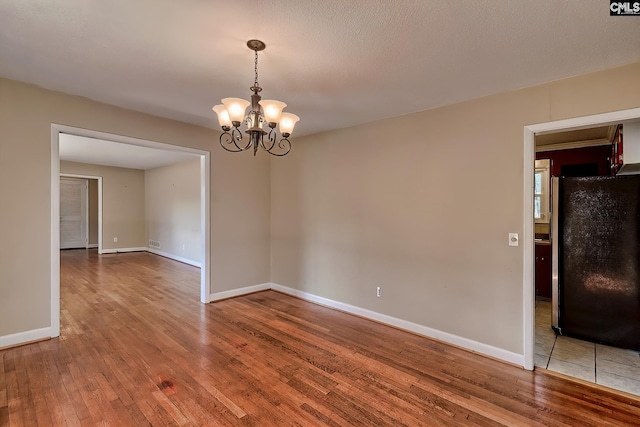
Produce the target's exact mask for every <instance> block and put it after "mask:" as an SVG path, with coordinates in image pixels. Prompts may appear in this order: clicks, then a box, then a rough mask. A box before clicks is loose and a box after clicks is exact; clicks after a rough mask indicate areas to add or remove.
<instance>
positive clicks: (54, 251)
mask: <svg viewBox="0 0 640 427" xmlns="http://www.w3.org/2000/svg"><path fill="white" fill-rule="evenodd" d="M60 134H69V135H76V136H80V137H86V138H94V139H100V140H105V141H110V142H113V143H118V144H125V145H127V146H136V147H147V148H153V149H156V150H162V151H167V152H175V153H183V154H184V153H187V154H189V155H191V156H194V155H195V156H197V157H198V158H199V159H200V160H199V162H200V259H201V265H200V301H201V302H203V303H208V302H210V298H211V297H210V294H211V290H210V289H211V286H210V254H211V248H210V235H209V234H210V231H209V230H210V226H209V224H210V222H211V219H210V153H209V152H208V151H204V150H199V149H194V148H188V147H182V146H177V145H171V144H166V143H160V142H155V141H149V140H142V139H137V138H131V137H126V136H121V135H115V134H108V133H104V132H98V131H92V130H87V129H81V128H74V127H70V126H65V125H58V124H52V125H51V273H50V274H51V336H52V337H56V336H59V335H60V247H61V245H60V218H59V215H60V191H59V190H60V188H59V185H60V142H59V140H60ZM99 188H100V189H102V183H101V184H100V186H99ZM100 212H102V206H100ZM100 222H101V223H102V220H101V221H100ZM100 234H102V227H100ZM99 245H100V246H101V245H102V236H100V238H99Z"/></svg>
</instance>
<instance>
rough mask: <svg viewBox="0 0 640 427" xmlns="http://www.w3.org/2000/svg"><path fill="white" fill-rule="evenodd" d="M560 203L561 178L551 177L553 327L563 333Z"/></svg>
mask: <svg viewBox="0 0 640 427" xmlns="http://www.w3.org/2000/svg"><path fill="white" fill-rule="evenodd" d="M559 205H560V178H558V177H553V178H551V221H550V224H551V327H552V328H553V329H554V330H555V331H556V332H558V333H561V329H560V325H559V314H560V310H559V309H560V307H559V304H560V299H559V297H560V278H559V271H558V267H559V258H558V244H559V243H560V242H559V232H558V231H559V230H558V214H559V213H560V211H559Z"/></svg>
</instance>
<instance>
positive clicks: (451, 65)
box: [0, 0, 640, 136]
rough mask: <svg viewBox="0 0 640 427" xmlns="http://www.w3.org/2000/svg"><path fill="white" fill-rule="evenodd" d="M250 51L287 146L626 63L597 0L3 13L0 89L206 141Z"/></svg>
mask: <svg viewBox="0 0 640 427" xmlns="http://www.w3.org/2000/svg"><path fill="white" fill-rule="evenodd" d="M251 38H259V39H261V40H263V41H264V42H265V43H266V44H267V48H266V50H265V51H263V52H262V53H261V54H260V63H259V71H260V83H261V86H262V87H263V88H264V91H263V92H262V95H263V97H265V98H267V99H279V100H282V101H284V102H287V103H288V104H289V106H288V107H287V109H286V110H287V111H290V112H293V113H296V114H298V115H299V116H300V117H301V121H300V122H299V124H298V125H297V127H296V131H295V133H294V136H296V135H298V136H300V135H306V134H312V133H317V132H321V131H326V130H330V129H335V128H341V127H347V126H352V125H355V124H360V123H366V122H371V121H374V120H378V119H382V118H387V117H393V116H398V115H403V114H407V113H411V112H415V111H420V110H424V109H429V108H433V107H437V106H442V105H446V104H451V103H455V102H460V101H464V100H468V99H472V98H477V97H481V96H485V95H488V94H492V93H498V92H503V91H507V90H513V89H518V88H522V87H526V86H531V85H536V84H540V83H544V82H548V81H552V80H557V79H561V78H565V77H569V76H574V75H578V74H584V73H589V72H593V71H598V70H603V69H606V68H611V67H615V66H619V65H623V64H628V63H632V62H637V61H640V43H639V42H638V40H640V21H639V20H638V19H636V18H634V17H610V16H609V10H608V3H607V2H606V1H602V0H581V1H558V0H536V1H531V0H510V1H508V2H507V1H494V0H460V1H457V2H454V3H452V2H446V1H424V0H385V1H374V0H322V1H318V0H270V1H269V2H265V1H259V0H252V1H249V0H234V1H202V0H182V1H174V0H135V1H131V0H110V1H103V0H65V1H63V2H61V1H50V0H29V1H24V0H3V1H1V2H0V76H2V77H6V78H10V79H15V80H20V81H25V82H29V83H33V84H36V85H39V86H42V87H45V88H49V89H54V90H58V91H62V92H66V93H70V94H76V95H80V96H85V97H88V98H91V99H95V100H98V101H102V102H106V103H109V104H114V105H118V106H122V107H126V108H130V109H134V110H138V111H143V112H147V113H151V114H155V115H159V116H163V117H168V118H172V119H176V120H181V121H185V122H189V123H194V124H198V125H202V126H207V127H212V128H217V121H216V120H215V115H214V113H213V112H212V111H211V107H212V106H213V105H214V104H217V103H219V100H220V99H221V98H225V97H243V98H249V96H250V92H249V89H248V88H249V86H250V85H251V84H252V83H253V52H251V51H250V50H249V49H248V48H247V47H246V45H245V44H246V41H247V40H248V39H251Z"/></svg>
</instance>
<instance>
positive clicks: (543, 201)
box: [533, 159, 551, 224]
mask: <svg viewBox="0 0 640 427" xmlns="http://www.w3.org/2000/svg"><path fill="white" fill-rule="evenodd" d="M537 174H541V182H540V187H541V188H540V190H541V192H540V193H536V175H537ZM550 181H551V160H549V159H542V160H536V161H535V168H534V172H533V209H534V212H533V219H534V221H535V223H536V224H549V221H550V219H551V214H550V209H549V199H550V191H549V184H550ZM538 197H539V198H540V213H541V217H540V218H536V213H535V206H536V199H537V198H538Z"/></svg>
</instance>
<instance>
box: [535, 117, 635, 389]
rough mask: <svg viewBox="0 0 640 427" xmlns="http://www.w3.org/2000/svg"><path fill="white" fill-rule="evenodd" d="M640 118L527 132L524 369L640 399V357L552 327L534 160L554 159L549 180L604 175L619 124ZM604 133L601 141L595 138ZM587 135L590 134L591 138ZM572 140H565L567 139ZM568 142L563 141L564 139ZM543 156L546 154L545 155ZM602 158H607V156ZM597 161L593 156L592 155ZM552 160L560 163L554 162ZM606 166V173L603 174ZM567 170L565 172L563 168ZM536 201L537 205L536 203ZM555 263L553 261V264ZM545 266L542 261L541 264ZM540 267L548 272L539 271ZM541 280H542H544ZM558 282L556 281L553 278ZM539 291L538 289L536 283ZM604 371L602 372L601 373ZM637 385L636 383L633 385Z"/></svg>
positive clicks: (567, 123) (584, 121)
mask: <svg viewBox="0 0 640 427" xmlns="http://www.w3.org/2000/svg"><path fill="white" fill-rule="evenodd" d="M638 118H640V109H632V110H625V111H619V112H614V113H606V114H600V115H595V116H588V117H582V118H576V119H569V120H562V121H558V122H551V123H545V124H540V125H533V126H528V127H525V157H526V159H525V171H526V173H525V224H524V225H525V227H524V228H525V239H526V240H529V241H526V240H525V247H524V252H525V262H524V272H525V278H524V289H525V307H524V310H525V367H526V368H528V369H533V368H534V366H535V367H536V368H545V369H549V370H551V371H555V372H560V373H562V374H564V375H569V376H573V377H575V378H580V379H582V380H586V381H591V382H593V383H596V384H601V385H604V386H608V387H611V388H616V389H618V390H622V391H626V392H629V393H633V394H638V395H640V381H637V379H638V378H639V377H640V355H639V354H638V352H633V351H630V350H622V349H617V348H613V347H609V346H603V345H601V344H596V343H593V342H587V341H582V340H577V339H574V338H570V337H567V336H563V335H557V334H556V332H555V331H554V330H553V329H552V328H551V326H552V325H551V323H552V322H551V320H552V314H553V307H552V304H551V295H550V292H549V291H550V289H549V288H550V286H549V288H546V289H545V283H546V284H548V285H550V283H549V282H551V273H550V272H549V273H548V276H547V277H542V276H545V275H547V273H546V271H547V269H546V267H548V266H550V264H551V262H550V261H551V259H553V258H552V254H551V251H550V249H551V243H552V242H551V241H552V240H553V239H552V238H551V235H550V232H549V220H548V219H547V221H541V220H540V219H541V218H542V217H544V213H543V212H542V211H541V205H540V204H539V202H538V199H537V198H538V196H539V195H540V194H539V193H540V192H541V191H540V190H541V182H542V181H543V180H542V179H541V176H540V174H539V173H538V172H539V171H540V164H538V165H536V164H535V162H534V160H536V159H537V160H538V161H540V160H543V159H545V158H546V159H551V161H550V162H549V163H550V165H549V173H550V175H565V176H570V175H573V176H585V175H586V176H593V175H606V174H607V173H608V168H609V167H610V160H611V159H609V158H607V156H608V157H611V154H610V153H611V144H610V143H611V139H612V134H613V132H614V131H615V129H616V125H617V124H624V123H625V122H631V121H634V120H637V119H638ZM596 132H601V134H600V136H593V135H595V133H596ZM586 135H592V136H589V137H587V136H586ZM568 137H569V138H570V139H571V138H572V139H573V140H567V139H566V138H568ZM563 138H565V140H562V139H563ZM578 149H582V150H583V154H584V152H587V151H590V152H591V153H590V154H591V155H593V154H594V153H595V152H598V151H599V152H600V154H598V155H597V156H596V157H598V158H599V159H600V160H598V161H595V162H594V161H591V160H587V161H583V160H581V159H580V158H579V157H580V156H578V155H577V154H576V153H577V152H576V151H573V152H572V153H571V155H570V156H569V157H571V158H572V159H571V160H570V161H565V162H564V165H563V161H562V156H563V155H565V154H567V153H568V152H569V150H578ZM540 153H544V154H543V155H541V154H540ZM603 153H604V154H603ZM592 157H593V156H592ZM552 158H557V159H556V161H555V162H554V161H553V159H552ZM598 163H604V164H605V166H604V167H605V170H604V173H602V171H601V170H600V169H602V166H601V165H599V164H598ZM563 166H564V167H563ZM537 202H538V203H537ZM550 258H551V259H550ZM541 261H542V262H541ZM541 264H543V265H545V268H541ZM541 279H542V280H541ZM554 279H555V277H554ZM534 280H535V281H538V282H542V286H540V285H541V283H538V285H539V286H535V284H536V283H535V281H534ZM598 368H600V369H598ZM634 381H637V383H636V382H634Z"/></svg>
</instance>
